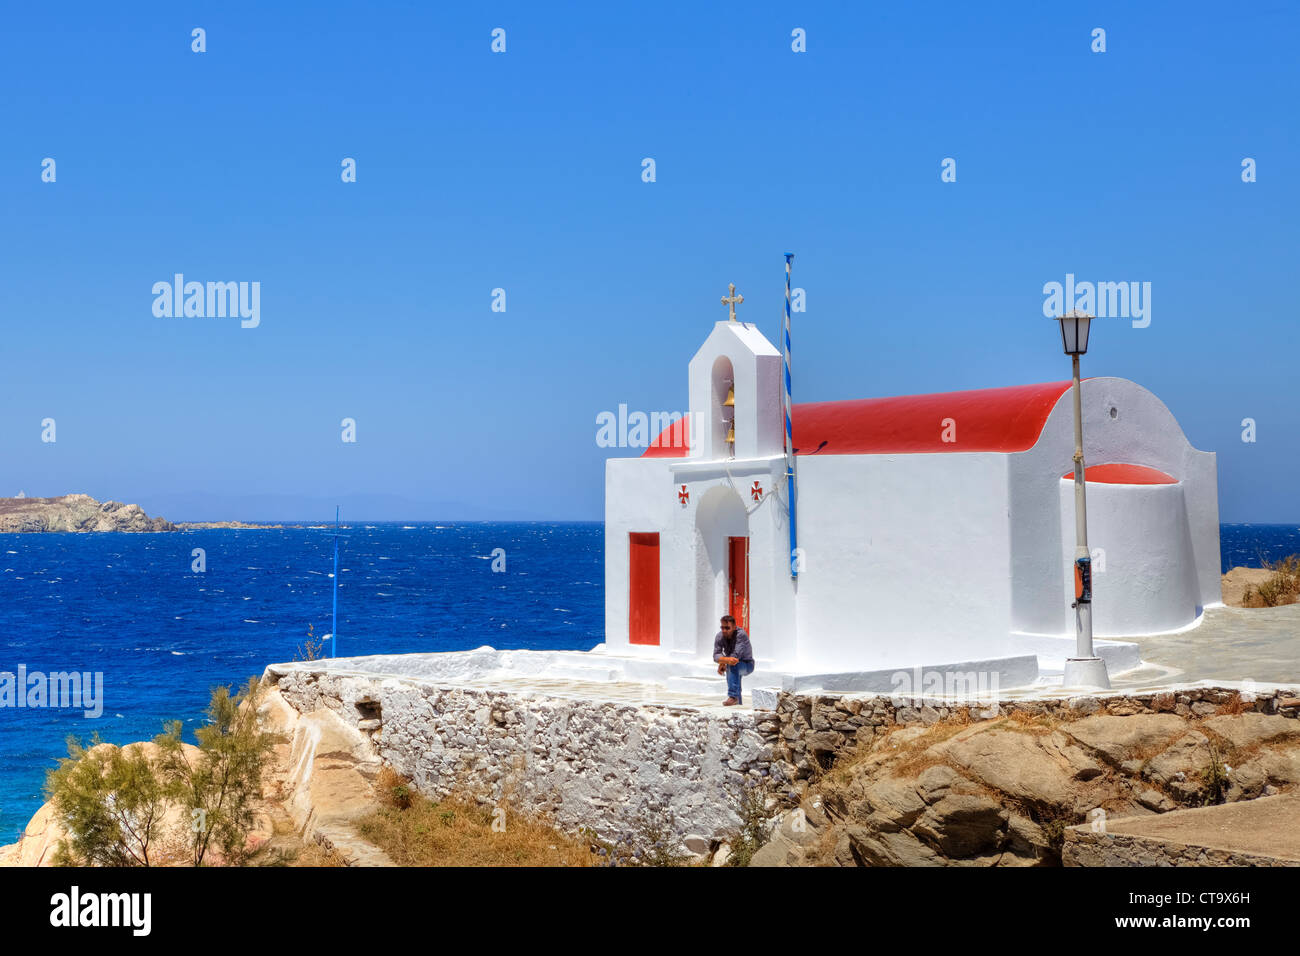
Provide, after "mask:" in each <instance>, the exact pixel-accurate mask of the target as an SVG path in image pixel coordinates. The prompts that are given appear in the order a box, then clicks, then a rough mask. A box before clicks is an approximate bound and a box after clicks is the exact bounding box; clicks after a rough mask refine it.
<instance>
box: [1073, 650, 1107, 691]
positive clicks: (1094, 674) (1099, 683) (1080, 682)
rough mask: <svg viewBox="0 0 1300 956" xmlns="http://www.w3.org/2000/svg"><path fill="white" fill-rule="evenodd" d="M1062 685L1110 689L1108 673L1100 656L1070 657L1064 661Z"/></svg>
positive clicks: (1090, 688) (1089, 688)
mask: <svg viewBox="0 0 1300 956" xmlns="http://www.w3.org/2000/svg"><path fill="white" fill-rule="evenodd" d="M1063 686H1064V687H1070V688H1080V689H1086V690H1110V675H1109V674H1107V673H1106V662H1105V661H1103V660H1102V659H1101V658H1100V657H1071V658H1069V659H1067V660H1066V662H1065V680H1064V681H1063Z"/></svg>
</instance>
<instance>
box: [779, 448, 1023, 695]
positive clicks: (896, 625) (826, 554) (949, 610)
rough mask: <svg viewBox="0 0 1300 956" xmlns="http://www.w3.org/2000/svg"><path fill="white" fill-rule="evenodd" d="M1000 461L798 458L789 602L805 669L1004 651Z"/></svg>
mask: <svg viewBox="0 0 1300 956" xmlns="http://www.w3.org/2000/svg"><path fill="white" fill-rule="evenodd" d="M1006 469H1007V458H1006V456H1005V455H1001V454H991V453H990V454H980V453H973V454H962V453H951V454H923V455H835V456H827V457H824V458H819V457H817V456H813V455H810V456H807V457H801V458H800V459H799V515H798V518H799V546H800V547H801V548H803V549H805V551H806V556H807V562H806V567H805V569H804V570H803V571H802V572H801V573H800V574H799V583H798V592H799V593H798V598H797V602H796V606H797V613H798V621H799V658H800V663H801V664H802V665H803V666H804V667H805V668H808V669H812V670H865V669H870V668H886V667H894V666H912V665H923V666H924V665H929V664H942V663H951V662H957V661H970V660H979V659H984V658H990V657H997V656H1000V655H1004V654H1008V655H1009V654H1012V653H1014V650H1013V649H1012V647H1011V640H1010V633H1009V632H1010V623H1011V621H1010V608H1011V584H1010V577H1011V560H1010V553H1009V550H1008V530H1007V525H1008V518H1007V471H1006Z"/></svg>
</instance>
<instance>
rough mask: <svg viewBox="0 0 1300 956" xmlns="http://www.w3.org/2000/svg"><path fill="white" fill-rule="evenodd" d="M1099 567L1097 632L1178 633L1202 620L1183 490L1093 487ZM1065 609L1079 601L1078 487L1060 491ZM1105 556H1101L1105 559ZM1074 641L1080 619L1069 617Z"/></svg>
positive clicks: (1091, 512)
mask: <svg viewBox="0 0 1300 956" xmlns="http://www.w3.org/2000/svg"><path fill="white" fill-rule="evenodd" d="M1087 491H1088V547H1089V549H1090V550H1091V551H1092V552H1093V553H1094V554H1095V555H1096V558H1095V559H1094V561H1093V604H1092V632H1093V635H1094V636H1096V637H1123V636H1128V635H1135V634H1156V633H1160V632H1161V631H1172V630H1177V629H1178V628H1180V627H1185V626H1187V625H1188V624H1189V623H1191V622H1192V621H1195V620H1196V617H1197V615H1198V614H1199V613H1200V599H1199V595H1198V593H1197V581H1196V561H1195V558H1194V556H1193V554H1192V536H1191V530H1190V529H1189V527H1188V523H1187V508H1186V506H1185V504H1184V501H1183V486H1182V483H1181V482H1180V483H1178V484H1173V485H1115V484H1106V483H1103V482H1089V483H1088V489H1087ZM1058 492H1059V500H1060V526H1061V545H1062V554H1061V556H1060V558H1059V561H1060V568H1061V575H1060V580H1061V590H1060V594H1061V605H1062V607H1066V608H1067V609H1068V608H1069V605H1070V603H1071V602H1072V601H1073V600H1074V570H1073V563H1074V482H1073V481H1065V480H1062V481H1061V482H1060V487H1059V489H1058ZM1099 550H1100V552H1101V553H1098V552H1099ZM1067 624H1068V627H1069V628H1070V633H1073V629H1074V626H1075V625H1074V615H1073V613H1070V614H1069V615H1067Z"/></svg>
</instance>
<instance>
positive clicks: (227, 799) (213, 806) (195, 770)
mask: <svg viewBox="0 0 1300 956" xmlns="http://www.w3.org/2000/svg"><path fill="white" fill-rule="evenodd" d="M260 696H261V685H260V682H259V681H258V679H257V678H256V677H252V678H249V680H248V683H247V684H246V685H245V686H244V689H243V690H242V691H241V692H240V693H239V694H237V695H235V696H234V697H231V696H230V688H229V687H217V688H215V689H214V690H213V691H212V700H211V702H210V703H209V704H208V723H207V724H206V725H205V726H203V727H200V728H199V729H198V730H196V731H195V732H194V736H195V738H196V739H197V740H198V753H196V754H192V755H191V756H188V757H187V755H186V753H185V750H184V747H183V746H182V742H181V722H180V721H178V720H177V721H172V722H171V723H169V724H168V725H167V731H166V733H164V734H162V735H160V736H159V737H157V738H155V740H154V742H155V743H157V744H158V746H159V748H160V754H161V756H160V765H161V770H162V774H163V778H164V779H165V781H166V789H167V792H168V794H169V795H170V796H171V797H172V798H173V799H174V800H176V801H177V802H178V803H180V804H181V805H182V806H185V807H188V808H189V809H190V811H191V820H192V823H193V825H192V827H191V830H192V833H191V839H190V851H191V860H192V862H193V864H194V865H195V866H202V865H203V861H204V859H205V858H206V857H207V854H208V851H209V850H211V849H213V848H214V847H215V848H216V849H217V850H218V851H219V852H220V853H221V855H222V857H223V858H224V860H225V862H226V863H228V864H232V865H238V864H240V863H243V862H245V860H246V859H247V855H248V851H247V839H248V831H249V830H251V829H252V826H253V822H254V815H255V814H254V808H255V806H256V802H257V801H258V800H259V799H261V796H262V774H263V771H264V770H265V767H266V762H267V759H268V758H269V756H270V753H271V750H272V748H273V747H274V746H275V742H276V735H275V734H271V733H267V732H264V731H263V730H262V729H261V727H260V726H259V725H258V720H257V703H258V700H259V698H260Z"/></svg>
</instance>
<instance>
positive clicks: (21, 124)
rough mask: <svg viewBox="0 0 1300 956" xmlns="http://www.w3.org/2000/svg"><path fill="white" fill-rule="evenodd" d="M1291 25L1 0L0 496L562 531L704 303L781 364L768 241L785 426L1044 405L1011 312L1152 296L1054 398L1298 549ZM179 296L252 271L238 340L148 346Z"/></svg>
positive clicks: (1058, 9) (1024, 319)
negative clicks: (1005, 397)
mask: <svg viewBox="0 0 1300 956" xmlns="http://www.w3.org/2000/svg"><path fill="white" fill-rule="evenodd" d="M1297 26H1300V15H1298V14H1297V7H1296V5H1294V4H1286V3H1280V2H1268V0H1265V2H1263V3H1260V4H1247V5H1244V6H1242V5H1229V4H1221V5H1209V4H1197V3H1169V4H1132V3H1102V4H1091V5H1084V4H1071V5H1065V4H1055V3H1015V4H970V3H952V4H847V3H836V4H829V3H828V4H812V5H794V4H776V3H754V2H746V3H728V4H701V3H691V4H673V3H654V4H626V5H625V4H607V3H601V4H596V3H587V4H539V3H519V4H482V5H479V4H459V5H457V4H451V5H449V4H436V5H435V4H427V3H411V4H400V5H399V4H385V3H367V4H354V3H349V4H341V3H328V2H326V3H313V4H311V5H295V6H294V7H293V8H292V9H281V8H279V7H278V6H277V5H273V4H267V3H230V2H223V3H211V4H187V3H176V2H167V3H136V4H129V5H125V6H123V5H105V4H102V3H93V4H89V3H87V4H68V5H61V6H59V7H58V8H57V9H53V8H50V7H48V6H40V5H31V4H27V5H12V4H11V5H10V6H9V7H8V8H7V9H6V11H5V14H4V20H3V23H2V24H0V88H3V90H4V91H5V92H4V97H3V100H2V101H0V125H2V128H3V137H2V138H0V206H2V208H3V228H2V229H0V263H2V265H0V276H2V278H3V281H2V283H0V288H2V290H3V293H2V294H3V300H2V301H3V322H4V330H3V331H4V334H3V339H0V341H3V343H4V344H3V350H2V355H0V362H2V364H0V369H2V374H0V494H6V495H12V494H16V493H17V492H18V491H19V489H22V490H24V491H26V492H27V494H28V495H56V494H63V493H66V492H72V491H84V492H86V493H89V494H92V495H95V496H96V497H100V498H108V497H112V498H117V499H119V500H125V501H138V502H140V503H141V504H142V505H144V506H145V507H146V509H148V510H150V511H151V512H153V511H161V512H162V513H163V514H164V515H165V516H167V517H171V518H175V519H185V518H256V517H303V518H319V517H325V516H327V515H328V516H332V507H330V504H331V503H332V502H334V501H336V500H339V501H342V502H343V503H344V507H345V517H346V516H347V513H348V512H349V511H350V512H351V514H352V516H353V517H356V518H402V517H409V518H437V517H448V518H456V517H468V518H492V517H501V518H515V517H524V518H581V519H596V518H599V517H600V516H601V512H602V496H603V472H604V468H603V461H604V459H605V458H606V457H608V456H610V455H611V454H627V452H619V451H617V450H611V449H604V448H600V447H597V444H596V441H595V436H596V416H597V414H598V413H600V412H601V411H604V410H616V409H617V407H618V405H619V403H626V404H627V405H628V406H629V408H631V409H641V410H646V411H652V410H684V408H685V405H686V364H687V361H688V360H689V358H690V356H691V354H692V353H693V352H694V350H695V349H696V347H697V346H698V345H699V343H700V342H701V341H702V340H703V338H704V337H705V335H706V334H707V333H708V331H709V330H710V328H711V326H712V323H713V322H715V321H716V320H718V319H720V318H724V317H725V309H723V307H722V306H721V305H720V304H719V302H718V299H719V297H720V296H721V295H722V294H724V293H725V291H726V285H727V283H728V282H732V281H734V282H735V283H736V285H737V286H738V288H739V290H740V291H741V292H742V293H743V294H744V295H745V299H746V302H745V304H744V305H743V306H741V315H742V317H744V318H747V319H748V320H750V321H754V322H757V323H759V325H760V327H761V328H762V329H763V330H764V331H765V332H766V333H767V335H768V337H769V338H771V339H773V341H776V340H777V330H778V328H779V321H780V312H781V307H782V294H783V293H782V284H783V278H784V277H783V260H782V253H784V252H786V251H793V252H795V253H796V254H797V258H796V261H795V284H796V285H799V286H802V287H804V288H805V289H806V290H807V295H808V311H807V312H806V313H805V314H802V315H799V316H796V329H795V350H796V377H795V395H796V401H814V400H829V399H839V398H857V397H866V396H875V395H891V394H905V393H911V392H930V391H946V390H952V389H961V388H978V387H985V386H998V385H1007V384H1016V383H1025V382H1036V381H1048V380H1054V379H1060V378H1064V377H1066V375H1067V371H1068V365H1067V364H1066V361H1067V360H1066V359H1065V358H1064V356H1062V355H1061V352H1060V347H1059V340H1058V339H1059V337H1058V335H1057V333H1056V332H1055V331H1054V330H1053V328H1052V327H1051V324H1050V323H1049V321H1048V320H1047V319H1045V318H1044V317H1043V314H1042V306H1043V298H1044V297H1043V293H1042V286H1043V284H1044V283H1045V282H1048V281H1052V280H1056V281H1063V280H1064V277H1065V274H1066V273H1067V272H1072V273H1074V274H1075V275H1076V276H1077V277H1078V278H1079V279H1081V280H1084V279H1087V280H1091V281H1102V280H1105V281H1121V280H1124V281H1128V280H1135V281H1147V282H1150V283H1151V284H1152V303H1151V304H1152V312H1151V315H1152V321H1151V325H1150V326H1149V327H1148V328H1145V329H1134V328H1132V327H1131V324H1130V323H1129V322H1128V321H1127V320H1111V321H1109V322H1103V323H1100V327H1099V328H1097V329H1096V330H1095V331H1094V334H1093V341H1092V348H1091V350H1090V352H1089V354H1088V356H1087V357H1086V359H1085V366H1084V369H1085V374H1089V375H1118V376H1123V377H1126V378H1131V379H1133V380H1135V381H1137V382H1139V383H1141V384H1143V385H1144V386H1146V387H1148V388H1150V389H1151V390H1152V391H1154V392H1155V393H1156V394H1157V395H1158V396H1160V397H1161V398H1162V399H1163V400H1164V401H1165V402H1166V404H1168V406H1169V407H1170V408H1171V409H1172V411H1173V412H1174V414H1175V415H1176V416H1177V417H1178V419H1179V420H1180V421H1181V423H1182V424H1183V427H1184V429H1185V430H1186V432H1187V434H1188V436H1189V438H1190V439H1191V441H1192V443H1193V444H1194V445H1195V446H1196V447H1198V448H1202V449H1206V450H1212V451H1215V452H1217V453H1218V455H1219V489H1220V506H1221V516H1222V518H1223V519H1224V520H1225V521H1277V522H1300V493H1298V492H1297V480H1296V477H1295V475H1296V472H1297V471H1298V470H1300V402H1298V401H1297V389H1296V382H1297V381H1298V380H1300V371H1298V363H1300V349H1297V346H1298V345H1300V333H1298V332H1297V323H1298V322H1300V315H1298V314H1297V311H1296V309H1297V306H1296V301H1295V296H1294V294H1293V286H1294V276H1295V265H1296V255H1297V226H1296V222H1297V210H1300V204H1298V203H1297V199H1298V198H1300V186H1298V185H1297V184H1298V183H1300V170H1298V169H1297V164H1298V163H1300V142H1298V141H1297V140H1298V139H1300V137H1297V123H1296V112H1295V104H1296V102H1297V101H1298V100H1300V96H1298V95H1297V94H1298V93H1300V89H1298V86H1300V83H1298V82H1297V76H1298V71H1297V68H1296V53H1295V43H1296V37H1297V35H1298V31H1297ZM194 27H203V28H204V29H205V30H206V31H207V52H205V53H202V54H197V53H193V52H191V49H190V46H191V35H190V31H191V30H192V29H193V28H194ZM496 27H501V28H504V29H505V30H506V31H507V32H506V38H507V50H506V52H505V53H504V54H493V53H492V52H491V50H490V43H491V36H490V34H491V31H492V30H493V28H496ZM796 27H801V28H803V29H804V30H806V31H807V52H806V53H801V54H797V53H794V52H792V50H791V36H790V34H791V30H792V29H794V28H796ZM1096 27H1102V28H1104V29H1105V30H1106V46H1107V49H1106V52H1105V53H1093V52H1092V51H1091V49H1090V47H1091V43H1092V38H1091V32H1092V30H1093V29H1094V28H1096ZM45 157H52V158H54V159H55V160H56V163H57V167H56V168H57V181H56V182H55V183H53V184H48V183H42V182H41V161H42V159H43V158H45ZM344 157H353V158H355V159H356V161H357V171H358V176H357V179H358V181H357V182H356V183H353V184H344V183H342V182H341V180H340V162H341V160H342V159H343V158H344ZM644 157H653V158H654V159H655V161H656V164H657V182H655V183H644V182H642V180H641V160H642V159H643V158H644ZM945 157H952V158H954V159H956V160H957V182H956V183H942V182H941V181H940V163H941V161H942V160H943V159H944V158H945ZM1244 157H1252V158H1254V159H1255V160H1256V162H1257V164H1258V181H1257V182H1255V183H1249V184H1247V183H1243V182H1242V181H1241V161H1242V159H1243V158H1244ZM176 272H182V273H184V274H185V275H186V276H187V278H189V279H196V280H200V281H207V280H213V281H218V280H220V281H226V280H235V281H240V280H242V281H258V282H260V283H261V324H260V326H259V327H258V328H256V329H241V328H240V326H239V322H238V320H235V319H198V318H190V319H181V318H156V317H155V316H154V315H153V312H152V305H153V295H152V293H151V287H152V285H153V283H155V282H157V281H160V280H167V281H169V280H170V279H171V277H172V275H173V274H174V273H176ZM497 287H502V288H504V289H505V290H506V295H507V299H506V302H507V311H506V312H505V313H494V312H492V311H491V309H490V305H491V290H492V289H494V288H497ZM47 417H50V418H54V419H55V421H56V423H57V442H56V443H54V444H52V445H51V444H45V443H42V442H41V440H40V437H41V424H40V423H41V420H42V419H44V418H47ZM344 417H352V418H354V419H356V421H357V438H358V440H357V442H356V443H355V444H344V443H343V442H342V441H340V431H341V429H340V421H341V420H342V419H343V418H344ZM1246 417H1251V418H1254V419H1255V420H1256V421H1257V423H1258V441H1257V442H1256V443H1254V444H1245V443H1243V442H1242V441H1241V432H1242V428H1241V424H1240V423H1241V420H1242V419H1243V418H1246ZM272 512H273V513H272Z"/></svg>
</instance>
